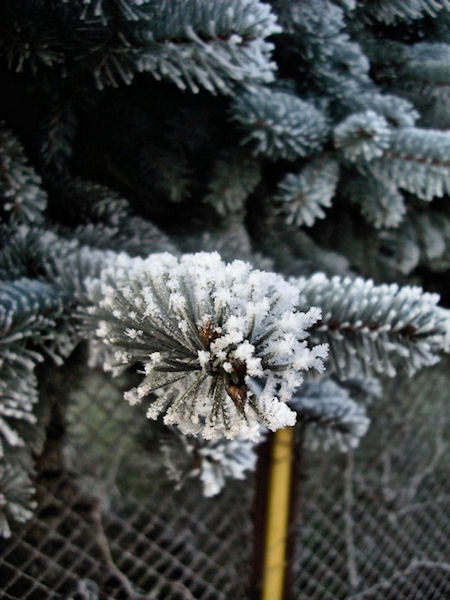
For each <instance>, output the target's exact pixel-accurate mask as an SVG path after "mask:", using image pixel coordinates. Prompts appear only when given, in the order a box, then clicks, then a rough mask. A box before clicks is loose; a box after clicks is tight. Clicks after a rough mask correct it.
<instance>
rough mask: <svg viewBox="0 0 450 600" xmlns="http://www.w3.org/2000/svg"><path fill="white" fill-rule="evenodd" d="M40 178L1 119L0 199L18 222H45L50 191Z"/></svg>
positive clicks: (4, 208) (20, 145)
mask: <svg viewBox="0 0 450 600" xmlns="http://www.w3.org/2000/svg"><path fill="white" fill-rule="evenodd" d="M40 185H41V178H40V177H39V176H38V175H37V173H36V172H35V170H34V169H33V167H31V166H30V165H29V164H28V160H27V158H26V156H25V153H24V150H23V148H22V144H21V143H20V142H19V140H18V139H17V138H16V137H15V136H14V135H13V133H12V132H11V131H10V130H9V129H7V128H6V126H5V124H4V123H3V122H2V121H0V199H1V204H2V206H1V210H2V211H6V212H7V213H9V215H10V219H11V221H13V222H14V221H15V222H19V223H39V222H42V220H43V217H42V212H43V210H44V209H45V207H46V205H47V194H46V193H45V192H44V190H42V189H41V187H40Z"/></svg>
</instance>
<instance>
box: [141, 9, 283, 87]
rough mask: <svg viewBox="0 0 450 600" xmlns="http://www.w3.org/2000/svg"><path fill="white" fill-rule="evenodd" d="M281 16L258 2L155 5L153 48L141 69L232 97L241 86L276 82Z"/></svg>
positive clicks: (144, 56) (150, 38) (146, 34)
mask: <svg viewBox="0 0 450 600" xmlns="http://www.w3.org/2000/svg"><path fill="white" fill-rule="evenodd" d="M280 31H281V28H280V27H279V25H277V23H276V18H275V15H274V14H273V13H272V12H271V11H270V7H269V5H267V4H263V3H262V2H259V1H258V0H237V1H235V2H233V3H232V4H230V3H224V2H220V1H219V0H216V1H211V0H189V1H188V2H186V1H183V0H171V1H170V2H169V1H167V2H160V3H157V4H155V5H154V8H153V14H152V20H151V28H150V29H148V30H147V31H145V32H144V35H143V37H144V39H145V41H146V43H147V44H148V47H147V49H146V50H145V51H144V52H142V53H141V56H140V58H139V61H138V68H139V70H141V71H150V72H151V73H152V75H153V76H154V77H156V78H157V79H160V78H162V77H164V78H167V79H170V80H171V81H173V82H174V83H175V84H176V85H177V86H178V87H179V88H181V89H189V90H190V91H192V92H194V93H195V92H198V91H199V90H200V88H202V87H203V88H205V89H206V90H208V91H209V92H212V93H216V92H220V93H225V94H227V93H230V92H231V91H232V89H233V86H234V85H235V84H236V83H242V84H255V83H265V82H270V81H273V79H274V73H273V72H274V70H275V64H274V63H273V62H271V60H270V54H271V51H272V48H273V46H272V44H271V43H269V42H267V41H266V40H265V38H266V37H268V36H270V35H273V34H274V33H279V32H280Z"/></svg>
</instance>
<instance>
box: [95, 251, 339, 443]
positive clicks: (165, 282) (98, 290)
mask: <svg viewBox="0 0 450 600" xmlns="http://www.w3.org/2000/svg"><path fill="white" fill-rule="evenodd" d="M298 296H299V292H298V289H297V288H296V287H295V286H293V285H291V284H289V283H287V282H286V281H285V280H284V279H283V278H282V277H280V276H279V275H275V274H272V273H265V272H261V271H257V270H252V269H251V267H250V265H249V264H247V263H244V262H242V261H234V262H232V263H230V264H228V265H226V264H225V263H223V262H222V261H221V259H220V257H219V255H218V254H215V253H211V254H207V253H199V254H194V255H184V256H183V257H182V258H181V259H180V260H178V259H177V258H175V257H174V256H171V255H169V254H161V255H153V256H151V257H149V258H148V259H146V260H141V259H130V258H128V257H126V256H122V257H119V258H118V261H117V263H116V264H115V265H114V266H113V267H112V268H110V269H108V268H107V269H105V270H104V271H103V272H102V274H101V283H100V284H99V283H97V282H96V281H93V282H92V284H91V286H90V298H91V301H92V302H94V303H95V304H96V306H95V307H94V308H93V309H92V310H91V315H92V317H94V319H95V320H96V321H98V327H97V330H96V335H97V337H98V338H99V339H100V340H104V341H105V342H106V343H107V344H108V345H109V346H110V347H111V350H112V351H113V354H112V359H111V362H110V368H111V369H112V370H113V371H115V372H119V371H120V370H121V368H123V367H125V366H126V365H128V364H135V363H138V364H140V365H142V367H141V368H142V371H143V374H144V375H145V377H144V379H143V381H142V382H141V383H140V385H138V386H137V387H136V388H133V389H132V390H130V391H129V392H127V393H126V395H125V397H126V399H127V400H128V401H129V402H130V403H131V404H136V403H140V402H142V400H144V399H146V400H147V402H148V403H149V407H148V411H147V416H148V417H149V418H151V419H156V418H157V417H158V415H159V414H161V413H165V417H164V421H165V423H166V424H175V425H177V426H178V427H179V428H180V430H181V431H182V432H183V433H190V434H196V433H199V432H200V433H201V434H202V435H203V437H204V438H206V439H214V438H217V437H220V436H221V435H225V436H226V437H228V438H235V437H237V436H241V437H243V438H249V439H256V438H257V437H258V435H259V429H260V425H264V426H266V427H268V428H269V429H271V430H276V429H279V428H280V427H284V426H286V425H293V424H294V422H295V414H294V413H293V412H292V411H291V410H290V409H289V408H288V406H287V404H286V401H287V400H289V398H290V397H291V396H292V394H293V393H294V391H295V390H296V389H297V387H298V386H299V385H300V384H301V383H302V380H303V377H302V375H301V372H302V371H305V370H308V369H311V368H313V369H316V370H318V371H321V370H322V369H323V359H324V358H325V356H326V354H327V347H326V344H320V345H317V346H314V347H312V348H309V347H308V344H307V341H306V339H307V337H308V329H309V328H310V327H311V326H312V325H313V324H314V323H316V322H317V321H318V319H320V310H318V309H316V308H314V307H312V308H309V309H308V311H307V312H299V311H297V310H296V305H297V303H298ZM253 378H258V379H264V380H265V385H264V387H263V390H262V392H261V393H260V394H258V395H256V394H255V393H254V392H253V389H252V379H253ZM152 394H153V396H152Z"/></svg>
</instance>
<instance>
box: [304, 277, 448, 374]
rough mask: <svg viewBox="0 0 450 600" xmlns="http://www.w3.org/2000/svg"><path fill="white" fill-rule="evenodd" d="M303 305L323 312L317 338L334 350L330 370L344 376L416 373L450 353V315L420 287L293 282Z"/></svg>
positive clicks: (341, 280)
mask: <svg viewBox="0 0 450 600" xmlns="http://www.w3.org/2000/svg"><path fill="white" fill-rule="evenodd" d="M294 281H295V283H296V284H297V285H298V287H299V290H300V292H301V295H302V298H303V301H302V302H301V303H300V305H299V308H300V310H301V308H302V306H307V305H308V304H309V303H310V302H313V303H314V305H315V306H318V307H320V309H321V311H322V320H321V321H320V322H319V323H318V324H317V325H315V326H313V331H312V339H313V340H314V341H321V342H326V343H328V344H329V345H330V359H331V365H332V366H333V367H334V369H335V370H336V371H337V372H338V373H339V374H340V375H341V376H343V377H349V376H351V375H352V374H356V375H360V374H361V372H363V373H364V374H365V375H370V374H372V373H384V374H386V375H389V376H394V375H395V374H396V368H397V367H402V368H404V369H405V370H406V371H407V372H408V373H410V374H412V373H414V372H415V371H417V370H418V369H420V368H422V367H424V366H426V365H433V364H434V363H436V362H437V361H438V360H439V353H440V352H442V351H447V352H448V350H449V343H450V312H449V311H448V310H446V309H443V308H441V307H440V306H438V304H437V303H438V301H439V296H438V295H437V294H430V293H425V292H424V291H423V290H422V288H420V287H418V286H404V287H399V286H398V285H397V284H390V285H389V284H384V285H375V284H374V282H373V281H372V280H370V279H369V280H364V279H362V278H360V277H357V278H351V277H338V276H335V277H332V278H329V277H327V276H326V275H324V274H323V273H317V274H315V275H313V276H311V277H309V278H306V277H302V278H299V279H297V280H294Z"/></svg>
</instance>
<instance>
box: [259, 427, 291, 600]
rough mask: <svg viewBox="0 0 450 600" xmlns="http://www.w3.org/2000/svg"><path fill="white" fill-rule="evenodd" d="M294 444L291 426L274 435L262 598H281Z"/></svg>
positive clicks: (276, 599) (275, 599) (279, 599)
mask: <svg viewBox="0 0 450 600" xmlns="http://www.w3.org/2000/svg"><path fill="white" fill-rule="evenodd" d="M293 445H294V428H293V427H287V428H285V429H280V430H279V431H277V432H276V433H275V434H274V435H273V440H272V447H271V456H270V467H269V487H268V498H267V514H266V533H265V542H264V563H263V565H264V570H263V577H262V594H261V600H282V598H283V583H284V576H285V568H286V541H287V534H288V532H287V527H288V518H289V499H290V483H291V471H292V457H293Z"/></svg>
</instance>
